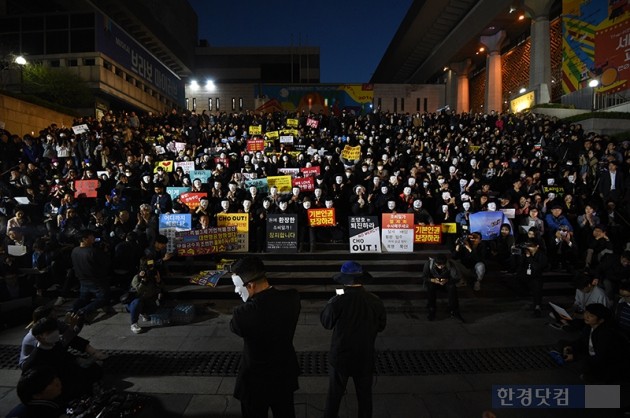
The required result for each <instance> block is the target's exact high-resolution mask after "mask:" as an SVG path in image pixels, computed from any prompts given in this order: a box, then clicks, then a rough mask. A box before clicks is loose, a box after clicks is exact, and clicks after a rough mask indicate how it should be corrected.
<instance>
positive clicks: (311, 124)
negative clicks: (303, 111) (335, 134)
mask: <svg viewBox="0 0 630 418" xmlns="http://www.w3.org/2000/svg"><path fill="white" fill-rule="evenodd" d="M306 126H308V127H309V128H313V129H317V127H318V126H319V121H318V120H317V119H313V118H308V119H306Z"/></svg>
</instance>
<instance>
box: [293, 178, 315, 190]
mask: <svg viewBox="0 0 630 418" xmlns="http://www.w3.org/2000/svg"><path fill="white" fill-rule="evenodd" d="M293 187H299V188H300V190H301V191H303V192H312V191H313V190H315V178H314V177H295V178H294V179H293Z"/></svg>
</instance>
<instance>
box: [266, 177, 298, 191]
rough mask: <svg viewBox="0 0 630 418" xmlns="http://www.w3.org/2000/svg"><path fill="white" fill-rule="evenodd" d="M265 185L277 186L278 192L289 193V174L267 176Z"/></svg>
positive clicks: (290, 184)
mask: <svg viewBox="0 0 630 418" xmlns="http://www.w3.org/2000/svg"><path fill="white" fill-rule="evenodd" d="M267 186H268V187H269V188H270V189H271V188H272V187H274V186H275V187H277V188H278V193H290V192H291V188H292V187H293V183H292V182H291V176H269V177H267Z"/></svg>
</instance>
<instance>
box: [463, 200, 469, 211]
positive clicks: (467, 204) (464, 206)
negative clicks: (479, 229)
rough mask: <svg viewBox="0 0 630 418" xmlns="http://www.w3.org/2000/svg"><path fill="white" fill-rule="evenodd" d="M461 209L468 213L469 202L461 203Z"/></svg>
mask: <svg viewBox="0 0 630 418" xmlns="http://www.w3.org/2000/svg"><path fill="white" fill-rule="evenodd" d="M462 207H463V208H464V210H465V211H466V212H468V211H469V210H470V202H464V203H462Z"/></svg>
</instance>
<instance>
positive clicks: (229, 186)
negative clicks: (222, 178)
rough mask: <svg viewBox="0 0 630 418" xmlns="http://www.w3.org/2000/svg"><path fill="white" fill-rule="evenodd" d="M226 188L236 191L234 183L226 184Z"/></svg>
mask: <svg viewBox="0 0 630 418" xmlns="http://www.w3.org/2000/svg"><path fill="white" fill-rule="evenodd" d="M228 188H229V189H230V191H231V192H235V191H236V184H230V185H228Z"/></svg>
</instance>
